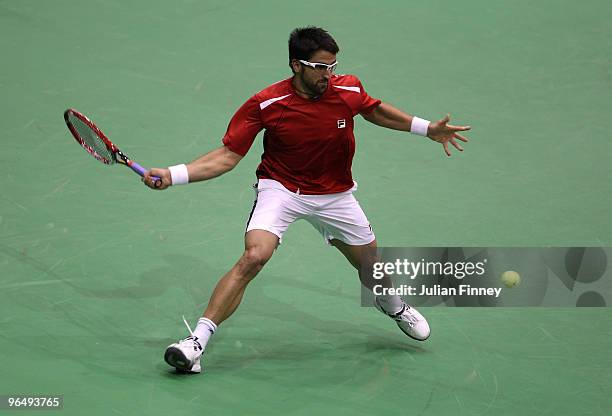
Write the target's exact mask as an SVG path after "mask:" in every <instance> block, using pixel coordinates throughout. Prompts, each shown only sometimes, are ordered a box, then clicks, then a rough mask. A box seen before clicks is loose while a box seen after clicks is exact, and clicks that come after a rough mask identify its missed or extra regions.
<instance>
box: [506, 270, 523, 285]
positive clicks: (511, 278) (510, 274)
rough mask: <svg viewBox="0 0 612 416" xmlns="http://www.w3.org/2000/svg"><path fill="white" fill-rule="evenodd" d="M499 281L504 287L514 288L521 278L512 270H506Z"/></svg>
mask: <svg viewBox="0 0 612 416" xmlns="http://www.w3.org/2000/svg"><path fill="white" fill-rule="evenodd" d="M501 281H502V283H503V284H504V285H506V287H515V286H518V284H519V283H521V276H520V275H519V274H518V273H517V272H515V271H513V270H508V271H506V272H503V273H502V275H501Z"/></svg>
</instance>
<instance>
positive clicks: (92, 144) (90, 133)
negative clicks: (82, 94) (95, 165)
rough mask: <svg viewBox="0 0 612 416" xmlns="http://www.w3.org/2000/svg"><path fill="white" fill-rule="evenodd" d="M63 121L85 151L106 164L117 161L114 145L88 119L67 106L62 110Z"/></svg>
mask: <svg viewBox="0 0 612 416" xmlns="http://www.w3.org/2000/svg"><path fill="white" fill-rule="evenodd" d="M64 121H65V122H66V125H67V126H68V129H69V130H70V132H71V133H72V136H74V139H75V140H76V141H77V143H79V144H80V145H81V147H82V148H83V149H85V151H87V153H89V154H90V155H92V156H93V157H95V158H96V159H97V160H99V161H100V162H102V163H104V164H107V165H112V164H113V163H115V162H117V157H116V153H117V149H116V148H115V145H114V144H113V143H112V142H111V141H110V140H109V139H108V137H106V136H105V135H104V133H102V131H101V130H100V129H99V128H98V126H96V125H95V124H94V123H93V122H92V121H91V120H90V119H88V118H87V117H85V116H84V115H83V114H81V113H80V112H78V111H77V110H75V109H73V108H69V109H68V110H66V111H65V112H64Z"/></svg>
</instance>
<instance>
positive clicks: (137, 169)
mask: <svg viewBox="0 0 612 416" xmlns="http://www.w3.org/2000/svg"><path fill="white" fill-rule="evenodd" d="M130 162H132V163H130V164H129V166H130V168H132V170H133V171H134V172H136V173H137V174H139V175H140V176H144V174H145V172H146V171H147V170H146V169H145V168H143V167H142V166H140V165H139V164H138V163H136V162H134V161H133V160H130ZM151 179H153V181H154V182H155V187H156V188H159V187H160V186H161V184H162V181H161V179H160V178H158V177H157V176H151Z"/></svg>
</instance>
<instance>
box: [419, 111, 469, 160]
mask: <svg viewBox="0 0 612 416" xmlns="http://www.w3.org/2000/svg"><path fill="white" fill-rule="evenodd" d="M449 121H450V115H449V114H447V115H446V117H444V118H443V119H442V120H440V121H436V122H432V123H431V124H430V125H429V129H427V137H429V138H430V139H431V140H433V141H434V142H438V143H440V144H442V147H444V152H445V153H446V155H447V156H450V155H451V153H450V150H448V143H449V142H450V144H452V145H453V146H455V148H456V149H457V150H459V151H460V152H463V147H461V145H459V143H457V141H456V140H461V141H462V142H466V143H467V141H468V139H467V137H465V136H462V135H461V134H459V133H457V132H459V131H466V130H470V129H471V128H472V127H471V126H453V125H451V124H448V122H449Z"/></svg>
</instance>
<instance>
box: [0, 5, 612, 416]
mask: <svg viewBox="0 0 612 416" xmlns="http://www.w3.org/2000/svg"><path fill="white" fill-rule="evenodd" d="M611 17H612V7H611V6H610V5H609V3H608V2H604V1H595V0H589V1H586V2H578V3H577V2H570V1H549V0H545V1H540V2H535V3H534V2H528V1H523V0H521V1H512V2H511V1H501V2H487V1H482V0H474V1H468V2H452V1H448V0H442V1H434V2H408V1H385V2H378V3H372V2H366V1H357V2H353V1H343V0H341V1H334V2H325V1H317V0H313V1H310V2H287V1H265V2H248V1H201V2H198V1H192V0H181V1H177V2H172V3H170V2H163V1H158V0H151V1H146V2H145V1H134V2H121V1H117V0H104V1H103V0H96V1H90V2H85V3H75V2H68V1H64V0H56V1H52V2H51V1H47V2H40V1H33V0H22V1H8V0H0V50H2V64H1V65H0V93H1V97H2V98H1V101H0V102H1V103H2V111H1V112H0V123H1V125H2V127H3V128H2V132H1V133H0V138H1V144H2V151H1V153H0V162H1V171H0V174H1V177H2V181H3V187H4V191H3V192H2V196H1V197H0V266H1V270H2V273H1V276H0V369H1V371H0V374H1V375H0V395H19V394H20V395H36V394H47V395H63V398H64V404H63V409H61V410H57V411H40V410H37V411H33V410H32V411H28V410H20V411H14V412H15V414H23V415H25V414H29V413H30V412H31V413H32V414H44V413H57V414H67V415H68V414H70V415H72V414H74V415H82V414H90V415H98V414H100V415H102V414H104V415H114V414H118V415H135V414H148V415H157V414H160V415H162V414H163V415H167V414H173V415H183V414H196V413H197V414H215V415H219V414H221V415H225V414H228V415H238V414H248V415H256V414H257V415H258V414H287V415H327V414H373V413H393V414H406V415H517V414H524V415H532V414H533V415H535V414H538V415H608V414H610V409H612V399H611V396H610V391H612V378H611V377H610V369H611V368H612V359H611V358H610V354H609V351H610V349H611V348H612V314H611V313H610V310H609V309H608V308H572V307H566V308H535V307H533V308H452V307H427V308H423V312H424V314H426V315H427V319H428V321H429V323H430V325H431V327H432V336H431V338H430V339H429V340H428V341H427V342H424V343H418V342H416V341H412V340H410V339H409V338H407V337H405V336H404V335H403V334H402V333H401V332H400V331H398V329H397V328H396V327H395V325H394V324H393V322H391V321H390V320H388V319H386V318H385V317H384V316H382V315H380V314H379V313H377V312H376V311H375V310H374V309H373V308H361V307H360V306H359V305H360V287H359V282H358V279H357V276H356V273H355V272H354V270H353V269H352V268H351V267H350V265H349V264H348V263H347V262H346V260H345V259H344V258H342V256H341V255H340V254H339V253H338V252H337V251H336V250H335V249H333V248H330V247H327V246H325V244H324V243H323V241H322V239H321V237H320V236H319V234H318V233H317V232H316V231H315V230H314V229H313V228H312V227H311V226H310V225H309V224H307V223H306V222H304V221H302V222H298V223H296V224H294V225H293V226H292V227H291V228H290V229H289V231H288V232H287V234H286V235H285V237H284V239H283V244H282V246H281V247H280V248H279V250H278V251H277V253H276V254H275V255H274V257H273V258H272V260H271V261H270V262H269V263H268V264H267V265H266V267H265V269H264V270H263V271H262V272H261V273H260V275H259V276H258V277H257V278H256V279H255V280H254V281H253V283H252V284H251V285H250V286H249V287H248V289H247V294H246V296H245V299H244V301H243V303H242V305H241V306H240V309H239V310H238V311H237V313H236V314H235V315H234V316H232V318H231V319H230V320H228V321H227V322H225V323H224V324H223V325H222V326H221V327H220V330H219V331H218V333H217V334H215V336H214V339H213V340H212V341H211V343H210V345H209V346H208V347H207V349H206V353H205V356H204V359H205V361H204V367H205V371H204V373H203V374H201V375H195V376H184V375H178V374H176V373H174V371H173V370H172V369H171V368H170V367H168V366H167V365H166V364H165V363H164V361H163V352H164V349H165V347H166V346H167V345H168V344H169V343H171V342H175V341H176V340H178V339H179V338H182V337H184V336H185V333H186V328H185V327H184V325H183V323H182V319H181V316H182V315H184V316H185V317H186V318H187V319H188V320H189V321H191V322H193V320H194V319H195V318H196V317H198V316H199V315H200V313H201V311H202V309H203V308H204V306H205V305H206V303H207V301H208V298H209V296H210V293H211V291H212V289H213V288H214V285H215V283H216V281H217V279H218V278H219V277H220V276H221V275H222V274H223V273H225V272H226V271H227V269H228V268H229V267H230V266H231V265H232V264H233V263H234V262H235V261H236V260H237V258H238V257H239V256H240V254H241V252H242V248H243V232H244V225H245V222H246V220H247V217H248V214H249V211H250V209H251V206H252V203H253V197H254V194H253V190H252V187H251V185H252V183H253V182H254V181H255V176H254V171H255V168H256V166H257V164H258V162H259V159H260V156H261V152H262V144H261V140H260V137H258V139H257V140H256V143H255V145H254V146H253V148H252V149H251V150H250V152H249V154H248V155H247V156H246V157H245V158H244V160H242V162H241V163H240V164H239V165H238V167H237V168H236V169H235V170H233V171H232V172H231V173H229V174H227V175H224V176H222V177H220V178H218V179H216V180H213V181H210V182H205V183H200V184H194V185H190V186H188V187H177V188H174V189H170V190H168V191H165V192H153V191H150V190H149V189H147V188H145V187H144V186H143V185H142V183H141V182H140V181H139V180H138V178H137V176H135V175H134V174H132V173H131V172H129V171H128V170H127V169H125V168H118V167H117V168H115V167H112V168H111V167H107V166H104V165H102V164H100V163H97V162H96V161H94V160H93V159H92V158H91V157H89V156H87V155H86V154H85V153H84V152H83V150H82V149H79V147H78V146H77V145H75V143H74V139H73V138H72V137H71V136H70V134H69V132H68V131H67V129H66V126H65V124H64V122H63V119H62V112H63V111H64V110H65V109H66V108H68V107H74V108H76V109H78V110H80V111H82V112H83V113H85V114H87V115H89V116H91V117H92V119H93V120H94V121H95V122H96V123H97V124H98V125H99V126H100V127H101V128H102V129H103V130H104V131H105V132H106V133H107V134H108V135H109V137H111V138H112V139H113V140H114V141H116V142H117V143H118V144H120V145H121V148H122V150H125V152H126V153H127V154H129V155H132V156H133V157H134V158H135V159H137V160H138V161H139V162H140V163H142V164H143V165H145V166H168V165H171V164H177V163H183V162H185V161H189V160H193V159H194V158H196V157H197V156H199V155H200V154H202V153H205V152H207V151H209V150H211V149H213V148H215V147H217V146H219V145H220V140H221V137H222V136H223V134H224V132H225V129H226V127H227V123H228V121H229V119H230V117H231V116H232V114H233V113H234V112H235V110H236V109H237V108H238V107H239V106H240V105H241V104H242V103H243V102H244V101H245V100H246V99H247V98H248V97H250V96H251V95H253V94H254V93H255V92H257V91H259V90H261V89H263V88H264V87H265V86H267V85H269V84H271V83H273V82H275V81H278V80H280V79H284V78H287V77H289V76H290V75H291V72H290V70H289V67H288V65H287V38H288V35H289V33H290V31H291V30H292V29H293V28H295V27H299V26H305V25H318V26H321V27H323V28H326V29H327V30H329V31H330V33H331V34H332V35H333V36H334V37H335V39H336V40H337V41H338V44H339V46H340V49H341V50H340V53H339V55H338V61H339V68H338V70H339V72H340V73H354V74H356V75H358V76H359V77H360V79H361V81H362V82H363V85H364V87H365V89H366V90H367V91H368V93H369V94H370V95H372V96H373V97H377V98H380V99H382V100H383V101H386V102H389V103H391V104H393V105H395V106H397V107H399V108H402V109H404V110H406V111H408V112H410V113H412V114H417V115H421V116H424V117H427V118H429V119H439V118H441V117H442V116H444V115H445V114H446V113H451V116H452V120H453V122H456V123H457V124H470V125H472V127H473V129H472V131H471V132H470V134H469V135H468V136H469V138H470V143H467V144H466V145H465V146H464V147H465V149H466V150H465V152H463V153H459V152H455V154H453V156H452V157H450V158H447V157H446V156H445V155H444V154H443V152H442V149H441V147H440V146H439V145H436V144H434V143H432V142H431V141H428V140H426V139H423V138H421V137H417V136H414V135H408V134H406V133H400V132H397V131H391V130H387V129H382V128H378V127H376V126H373V125H372V124H369V123H367V122H366V121H365V120H363V119H361V118H360V117H358V118H357V120H358V121H357V122H356V124H357V126H356V129H355V136H356V138H357V153H356V156H355V160H354V163H353V174H354V177H355V179H356V181H357V182H358V183H359V190H358V191H357V192H356V196H357V198H358V199H359V201H360V204H361V206H362V207H363V208H364V210H365V212H366V213H367V215H368V218H369V219H370V221H371V223H372V225H373V227H374V230H375V232H376V236H377V239H378V241H379V244H380V245H383V246H397V247H429V246H432V247H437V246H478V247H506V246H513V247H523V246H525V247H532V246H535V247H539V246H560V247H570V246H604V247H605V246H611V245H612V221H610V210H611V208H612V193H611V192H610V177H612V168H611V166H612V165H611V164H610V154H612V141H611V140H610V127H611V126H610V117H609V114H610V110H611V109H612V108H611V104H610V97H611V96H612V95H611V93H612V70H611V68H612V65H611V64H612V59H611V57H612V42H611V40H610V39H612V29H611V27H610V24H609V22H610V18H611ZM576 297H578V293H577V294H576ZM12 412H13V410H0V415H1V414H12Z"/></svg>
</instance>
